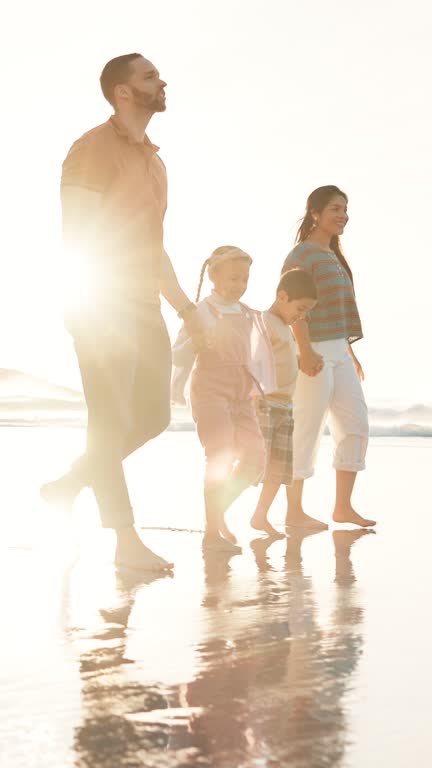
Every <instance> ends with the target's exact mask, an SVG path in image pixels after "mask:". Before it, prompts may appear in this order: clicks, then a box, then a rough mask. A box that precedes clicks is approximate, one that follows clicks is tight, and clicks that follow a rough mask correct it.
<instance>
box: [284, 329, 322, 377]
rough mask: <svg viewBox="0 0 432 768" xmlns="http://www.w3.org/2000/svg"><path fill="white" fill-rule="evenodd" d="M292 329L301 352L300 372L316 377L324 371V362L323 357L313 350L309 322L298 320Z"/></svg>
mask: <svg viewBox="0 0 432 768" xmlns="http://www.w3.org/2000/svg"><path fill="white" fill-rule="evenodd" d="M291 328H292V330H293V333H294V336H295V339H296V342H297V346H298V348H299V352H300V359H299V368H300V370H301V371H303V373H306V374H307V376H316V375H317V373H319V372H320V371H321V370H322V368H323V366H324V361H323V358H322V355H319V354H318V353H317V352H315V350H314V349H312V344H311V340H310V335H309V325H308V323H307V321H306V320H297V322H295V323H293V324H292V326H291Z"/></svg>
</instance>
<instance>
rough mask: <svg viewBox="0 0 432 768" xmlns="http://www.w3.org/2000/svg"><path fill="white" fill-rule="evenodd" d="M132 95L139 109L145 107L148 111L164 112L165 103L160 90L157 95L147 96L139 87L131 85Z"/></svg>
mask: <svg viewBox="0 0 432 768" xmlns="http://www.w3.org/2000/svg"><path fill="white" fill-rule="evenodd" d="M131 91H132V95H133V97H134V103H135V106H136V107H137V108H138V109H139V108H140V107H141V108H142V109H146V110H148V111H149V112H165V109H166V104H165V99H164V98H163V94H162V92H161V93H160V95H159V96H156V97H155V96H149V95H148V94H147V93H143V92H142V91H140V90H139V88H135V87H134V86H131Z"/></svg>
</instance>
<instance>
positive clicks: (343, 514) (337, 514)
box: [333, 507, 376, 528]
mask: <svg viewBox="0 0 432 768" xmlns="http://www.w3.org/2000/svg"><path fill="white" fill-rule="evenodd" d="M333 520H334V522H335V523H352V524H353V525H359V526H360V527H361V528H371V526H373V525H376V520H368V519H367V518H365V517H362V516H361V515H359V514H357V512H355V511H354V510H353V508H352V507H344V508H343V509H338V508H337V507H335V510H334V512H333Z"/></svg>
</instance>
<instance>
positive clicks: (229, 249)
mask: <svg viewBox="0 0 432 768" xmlns="http://www.w3.org/2000/svg"><path fill="white" fill-rule="evenodd" d="M238 259H244V260H245V261H248V262H249V264H252V258H251V256H249V254H248V253H246V251H242V249H241V248H238V247H237V246H236V245H221V246H220V248H216V249H215V250H214V251H213V253H212V254H211V256H209V258H208V259H206V260H205V262H204V264H203V265H202V267H201V272H200V279H199V283H198V291H197V295H196V299H195V301H199V297H200V295H201V288H202V284H203V280H204V275H205V271H206V269H207V268H208V274H209V277H210V279H211V278H212V274H214V272H215V270H216V269H217V268H218V266H219V265H220V264H223V263H224V262H226V261H237V260H238Z"/></svg>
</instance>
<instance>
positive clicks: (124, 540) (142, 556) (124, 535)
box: [115, 526, 174, 573]
mask: <svg viewBox="0 0 432 768" xmlns="http://www.w3.org/2000/svg"><path fill="white" fill-rule="evenodd" d="M116 533H117V546H116V553H115V563H116V565H120V566H123V567H124V568H132V569H134V570H138V571H152V572H158V573H163V572H164V571H170V570H171V569H172V568H174V563H169V562H168V561H167V560H164V558H163V557H159V555H156V554H155V552H152V550H151V549H149V548H148V547H146V546H145V544H143V542H142V541H141V539H140V537H139V536H138V534H137V532H136V530H135V528H133V527H132V526H131V527H130V528H120V529H118V530H117V531H116Z"/></svg>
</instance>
